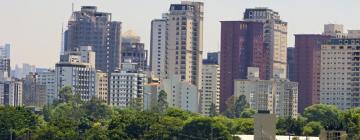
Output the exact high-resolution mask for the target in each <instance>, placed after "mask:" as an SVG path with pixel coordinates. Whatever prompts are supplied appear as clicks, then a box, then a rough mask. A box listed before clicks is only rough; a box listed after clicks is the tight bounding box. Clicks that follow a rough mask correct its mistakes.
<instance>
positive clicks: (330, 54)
mask: <svg viewBox="0 0 360 140" xmlns="http://www.w3.org/2000/svg"><path fill="white" fill-rule="evenodd" d="M359 72H360V38H351V39H350V38H341V39H339V38H336V39H335V38H334V39H331V40H329V41H327V42H326V43H324V44H323V45H322V46H321V68H320V76H319V77H320V84H319V85H320V88H319V89H320V97H319V98H320V103H322V104H328V105H335V106H337V107H338V108H340V109H349V108H353V107H359V106H360V83H359V81H360V78H359V76H360V73H359Z"/></svg>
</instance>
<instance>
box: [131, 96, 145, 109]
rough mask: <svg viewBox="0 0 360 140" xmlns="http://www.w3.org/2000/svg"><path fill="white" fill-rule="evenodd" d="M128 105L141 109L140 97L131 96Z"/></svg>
mask: <svg viewBox="0 0 360 140" xmlns="http://www.w3.org/2000/svg"><path fill="white" fill-rule="evenodd" d="M129 107H130V108H131V109H134V110H138V111H140V110H143V101H142V98H139V97H138V98H131V100H130V102H129Z"/></svg>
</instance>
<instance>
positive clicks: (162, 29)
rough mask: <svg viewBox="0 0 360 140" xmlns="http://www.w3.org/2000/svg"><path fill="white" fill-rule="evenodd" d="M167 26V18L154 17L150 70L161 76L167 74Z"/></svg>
mask: <svg viewBox="0 0 360 140" xmlns="http://www.w3.org/2000/svg"><path fill="white" fill-rule="evenodd" d="M166 28H167V21H166V19H154V20H152V21H151V39H150V70H151V71H152V73H153V74H154V75H155V76H156V77H159V78H165V76H166V72H165V64H166V39H167V35H166V34H167V31H166Z"/></svg>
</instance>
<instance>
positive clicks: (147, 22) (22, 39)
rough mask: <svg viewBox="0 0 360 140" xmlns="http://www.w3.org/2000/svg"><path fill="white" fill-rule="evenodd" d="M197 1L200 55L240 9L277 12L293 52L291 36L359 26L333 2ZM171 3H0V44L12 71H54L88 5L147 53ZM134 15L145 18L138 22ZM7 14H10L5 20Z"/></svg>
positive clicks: (213, 47)
mask: <svg viewBox="0 0 360 140" xmlns="http://www.w3.org/2000/svg"><path fill="white" fill-rule="evenodd" d="M201 1H202V2H204V7H205V8H204V9H205V14H204V16H205V18H204V52H209V51H219V50H220V21H224V20H225V21H226V20H242V18H243V12H244V11H245V8H254V7H268V8H270V9H273V10H275V11H277V12H279V13H280V16H281V17H282V19H283V20H284V21H287V22H288V26H289V27H288V36H287V38H288V46H294V35H293V34H301V33H316V34H320V33H321V32H322V30H323V24H326V23H337V24H343V25H344V27H346V29H358V27H357V26H356V25H359V24H360V20H359V19H356V18H351V17H350V15H351V13H357V12H359V11H360V10H359V9H357V8H356V7H355V5H357V4H356V3H359V4H360V2H359V1H351V2H348V3H341V4H339V3H337V1H336V0H330V1H325V0H321V1H311V2H312V3H313V5H308V2H310V1H308V2H306V1H301V2H298V1H295V2H287V1H280V0H275V1H271V2H270V1H264V0H255V1H250V0H240V1H236V0H226V1H223V2H222V3H217V2H215V1H207V0H201ZM176 2H180V1H166V2H164V1H160V0H154V1H143V4H141V5H138V2H133V1H121V2H119V1H106V2H104V1H93V0H89V1H73V0H66V1H57V2H48V1H35V2H27V1H22V0H15V1H5V2H4V1H3V4H1V5H0V8H1V9H3V10H4V11H9V12H2V13H0V16H1V17H3V19H7V20H6V21H5V22H3V23H2V24H3V26H1V27H0V31H1V32H0V43H2V44H4V43H10V44H11V49H12V54H11V57H12V58H11V59H12V63H11V65H12V68H14V66H15V64H21V63H29V64H35V65H36V66H38V67H51V68H54V67H55V63H56V62H57V61H58V60H59V59H58V58H59V54H60V46H61V27H62V25H64V27H65V26H66V25H67V20H68V19H69V17H70V15H71V12H72V3H73V8H74V11H76V10H80V7H81V6H85V5H93V6H97V7H98V9H99V10H100V11H105V12H109V13H112V17H113V20H119V21H121V22H123V30H122V32H125V31H127V30H133V31H134V32H136V33H137V34H138V35H139V36H140V37H141V39H142V40H143V42H144V43H145V48H146V49H147V50H149V47H150V29H151V20H152V19H154V18H161V13H164V12H166V11H168V5H169V4H170V3H176ZM146 5H152V6H151V7H149V6H146ZM319 5H322V9H321V10H318V9H319V7H318V6H319ZM305 7H306V9H304V8H305ZM139 9H141V11H146V12H143V13H141V14H142V16H139V15H141V14H139V13H138V11H139ZM218 9H221V10H218ZM10 12H11V13H12V14H8V13H10ZM25 13H26V14H25ZM345 13H349V14H345ZM305 20H306V21H311V22H304V21H305ZM14 29H16V30H14ZM40 50H41V51H40ZM44 52H46V53H44ZM204 54H205V53H204ZM205 56H206V55H204V57H205ZM44 58H46V59H44Z"/></svg>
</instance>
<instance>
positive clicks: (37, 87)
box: [23, 73, 48, 107]
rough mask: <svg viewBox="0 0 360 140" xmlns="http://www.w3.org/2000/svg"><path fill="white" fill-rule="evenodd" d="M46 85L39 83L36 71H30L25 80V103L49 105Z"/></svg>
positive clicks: (39, 105)
mask: <svg viewBox="0 0 360 140" xmlns="http://www.w3.org/2000/svg"><path fill="white" fill-rule="evenodd" d="M47 97H48V95H47V93H46V86H45V85H41V84H39V82H38V81H37V78H36V74H35V73H29V74H28V75H27V76H26V77H25V79H24V80H23V105H24V106H36V107H42V106H44V105H47V103H48V99H47Z"/></svg>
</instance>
